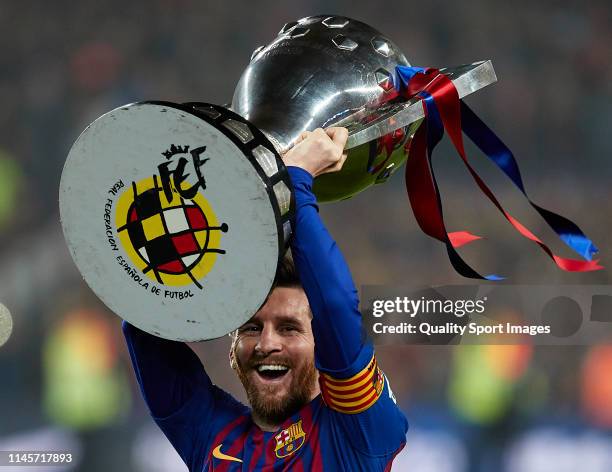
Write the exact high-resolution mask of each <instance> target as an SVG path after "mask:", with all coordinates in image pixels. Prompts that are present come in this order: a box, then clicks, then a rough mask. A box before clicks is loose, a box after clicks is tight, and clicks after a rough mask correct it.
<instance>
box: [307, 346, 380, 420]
mask: <svg viewBox="0 0 612 472" xmlns="http://www.w3.org/2000/svg"><path fill="white" fill-rule="evenodd" d="M319 384H320V385H321V394H322V395H323V400H324V401H325V404H326V405H327V406H328V407H330V408H331V409H332V410H336V411H339V412H340V413H348V414H355V413H361V412H362V411H365V410H367V409H368V408H370V407H371V406H372V405H374V403H376V400H378V397H380V394H381V393H382V391H383V388H384V386H385V376H384V375H383V373H382V372H381V371H380V369H379V368H378V363H377V362H376V357H375V356H372V360H371V361H370V362H369V363H368V365H367V367H366V368H365V369H363V370H362V371H361V372H359V373H357V374H355V375H353V376H352V377H351V378H349V379H335V378H333V377H332V376H330V375H329V374H325V373H323V372H321V375H319Z"/></svg>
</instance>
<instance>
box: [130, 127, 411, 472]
mask: <svg viewBox="0 0 612 472" xmlns="http://www.w3.org/2000/svg"><path fill="white" fill-rule="evenodd" d="M346 140H347V131H346V129H344V128H329V129H327V130H325V131H324V130H322V129H318V130H315V131H313V132H305V133H304V134H303V135H302V136H301V140H300V142H298V143H297V144H296V145H295V146H294V147H293V148H292V149H291V150H290V151H289V152H288V153H287V154H286V155H285V156H284V158H283V160H284V162H285V164H286V165H287V166H288V170H289V174H290V176H291V180H292V183H293V186H294V190H295V196H296V216H295V220H294V222H293V230H294V231H293V232H294V235H293V239H292V242H291V249H292V253H293V258H294V261H295V266H294V264H293V262H292V261H291V259H287V258H286V259H285V261H284V262H283V263H282V264H281V266H280V267H279V270H278V272H277V276H276V279H275V282H274V286H273V289H272V291H271V293H270V295H269V297H268V299H267V300H266V303H265V304H264V305H263V306H262V308H261V309H260V310H259V311H258V312H257V313H256V314H255V315H254V316H253V317H252V318H251V319H250V320H249V321H248V322H246V323H245V324H244V325H243V326H241V327H240V328H239V329H238V330H237V331H236V332H235V333H233V335H232V336H233V338H232V346H231V349H230V364H231V366H232V368H233V369H234V370H235V371H236V373H237V374H238V376H239V378H240V380H241V382H242V384H243V386H244V388H245V391H246V393H247V397H248V399H249V403H250V406H251V407H250V408H248V407H246V406H245V405H242V404H241V403H240V402H238V401H236V400H235V399H234V398H233V397H232V396H231V395H229V394H228V393H226V392H224V391H223V390H221V389H220V388H218V387H216V386H215V385H213V384H212V383H211V381H210V379H209V377H208V376H207V375H206V372H205V371H204V368H203V366H202V364H201V362H200V361H199V359H198V357H197V356H196V355H195V353H194V352H193V351H192V350H191V349H190V348H189V347H188V346H187V345H186V344H184V343H180V342H174V341H168V340H164V339H160V338H157V337H155V336H152V335H149V334H147V333H145V332H143V331H140V330H139V329H137V328H135V327H133V326H131V325H130V324H128V323H126V322H124V325H123V327H124V333H125V336H126V340H127V344H128V348H129V351H130V356H131V358H132V362H133V365H134V371H135V372H136V377H137V379H138V383H139V385H140V388H141V391H142V394H143V397H144V399H145V401H146V403H147V405H148V406H149V409H150V410H151V414H152V416H153V418H154V419H155V421H156V422H157V424H158V425H159V426H160V428H161V429H162V431H163V432H164V433H165V434H166V436H167V437H168V439H169V440H170V442H171V443H172V444H173V446H174V447H175V448H176V450H177V451H178V453H179V454H180V456H181V457H182V458H183V460H184V461H185V463H186V464H187V466H188V467H189V470H191V471H198V472H200V471H212V470H215V471H217V470H223V471H237V470H241V471H255V470H261V471H264V470H265V471H317V472H318V471H331V472H336V471H351V472H353V471H387V470H390V468H391V462H392V460H393V457H395V455H396V454H397V453H398V452H399V451H400V450H401V448H402V447H403V445H404V441H405V434H406V430H407V427H408V426H407V422H406V418H405V417H404V415H403V414H402V413H401V411H400V410H399V409H398V408H397V406H396V404H395V399H394V397H393V394H392V392H391V388H390V386H389V382H388V380H387V378H386V376H385V375H384V374H383V373H382V371H381V370H380V369H379V367H378V364H377V362H376V357H375V356H374V350H373V348H372V345H371V344H370V343H369V342H367V341H366V340H365V339H364V338H363V335H362V329H361V314H360V313H359V310H358V305H359V300H358V297H357V291H356V289H355V287H354V284H353V281H352V278H351V275H350V272H349V269H348V267H347V265H346V263H345V261H344V259H343V257H342V255H341V254H340V251H339V249H338V248H337V246H336V244H335V242H334V241H333V239H332V238H331V236H330V235H329V233H328V232H327V230H326V229H325V227H324V225H323V223H322V221H321V219H320V217H319V214H318V207H317V203H316V199H315V197H314V195H313V193H312V182H313V178H314V177H316V176H317V175H320V174H322V173H325V172H334V171H337V170H339V169H341V168H342V165H343V163H344V160H345V159H346V154H343V149H344V146H345V143H346ZM237 296H239V294H237Z"/></svg>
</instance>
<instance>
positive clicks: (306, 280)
mask: <svg viewBox="0 0 612 472" xmlns="http://www.w3.org/2000/svg"><path fill="white" fill-rule="evenodd" d="M346 137H347V132H346V130H345V129H344V128H330V129H328V130H327V132H325V131H323V130H321V129H318V130H316V131H314V132H312V133H306V134H304V135H303V138H308V139H307V140H306V139H303V140H302V141H300V142H299V143H298V144H296V146H295V147H294V148H293V149H292V150H291V151H290V152H289V153H287V155H286V156H285V159H284V160H285V164H286V165H287V166H289V167H288V170H289V174H290V176H291V181H292V183H293V187H294V190H295V199H296V216H295V221H294V226H293V232H294V234H293V239H292V243H291V249H292V253H293V258H294V261H295V265H296V268H297V271H298V273H299V275H300V279H301V282H302V285H303V287H304V291H305V292H306V295H307V297H308V302H309V303H310V308H311V310H312V313H313V319H312V330H313V333H314V337H315V358H316V363H317V368H318V369H319V370H320V371H323V372H329V373H335V374H341V375H342V374H343V373H345V371H347V369H350V368H351V366H352V365H353V364H354V363H355V362H356V361H357V360H358V357H360V354H361V353H362V351H363V347H364V344H363V339H362V333H361V313H360V312H359V309H358V307H359V298H358V296H357V290H356V289H355V286H354V284H353V279H352V277H351V274H350V271H349V268H348V265H347V264H346V262H345V261H344V258H343V257H342V254H341V252H340V249H339V248H338V247H337V245H336V243H335V241H334V240H333V239H332V237H331V236H330V234H329V233H328V231H327V229H326V228H325V226H324V224H323V222H322V221H321V218H320V217H319V209H318V206H317V201H316V199H315V196H314V195H313V193H312V183H313V178H314V177H316V176H317V175H320V174H321V173H325V172H329V171H333V170H338V169H340V168H341V167H342V164H343V162H344V159H345V157H346V156H345V155H344V154H343V152H342V150H343V148H344V144H345V142H346ZM330 138H331V139H330ZM315 156H316V158H315ZM364 355H365V356H366V357H367V356H368V355H369V357H371V356H372V352H371V350H370V352H369V354H368V353H364ZM368 360H369V359H368ZM366 362H367V360H366ZM346 373H347V374H350V372H346Z"/></svg>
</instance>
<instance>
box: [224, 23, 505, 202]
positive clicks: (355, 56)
mask: <svg viewBox="0 0 612 472" xmlns="http://www.w3.org/2000/svg"><path fill="white" fill-rule="evenodd" d="M398 65H404V66H409V65H410V64H409V62H408V60H407V59H406V57H405V56H404V54H403V53H402V51H400V49H399V48H398V47H397V45H396V44H395V43H393V41H391V40H390V39H389V38H387V37H386V36H384V35H383V34H382V33H380V32H379V31H377V30H376V29H374V28H372V27H371V26H369V25H367V24H365V23H362V22H360V21H356V20H353V19H350V18H346V17H340V16H311V17H308V18H303V19H301V20H299V21H294V22H291V23H287V24H286V25H285V26H284V27H283V28H282V29H281V30H280V32H279V34H278V36H277V37H276V38H275V39H274V40H273V41H272V42H271V43H270V44H268V45H266V46H261V47H259V48H257V49H256V50H255V51H254V52H253V55H252V57H251V62H250V63H249V65H248V67H247V68H246V69H245V71H244V72H243V74H242V77H241V78H240V81H239V82H238V85H237V87H236V90H235V91H234V97H233V100H232V110H234V111H235V112H236V113H238V114H239V115H242V116H243V117H244V118H246V119H247V120H249V122H250V123H252V124H254V125H255V126H257V127H258V128H259V129H260V130H261V131H263V132H264V134H265V135H266V136H267V137H268V139H270V141H271V142H272V143H273V144H274V146H275V148H276V149H277V151H278V152H279V153H281V154H282V153H283V152H285V151H287V150H288V149H289V148H290V147H291V146H293V144H294V143H295V141H296V139H297V138H298V137H299V136H300V134H301V133H302V132H303V131H306V130H308V131H311V130H313V129H315V128H319V127H320V128H326V127H328V126H344V127H346V128H348V129H349V140H348V143H347V149H349V150H350V152H349V154H348V159H347V160H346V163H345V165H344V167H343V169H342V171H340V172H337V173H333V174H325V175H322V176H320V177H318V178H317V180H316V182H315V186H314V191H315V194H316V195H317V198H318V200H319V201H334V200H341V199H345V198H348V197H350V196H352V195H355V194H356V193H358V192H360V191H362V190H364V189H365V188H367V187H369V186H370V185H372V184H374V183H381V182H384V181H386V180H387V179H388V178H389V177H390V175H391V174H393V172H395V171H396V170H397V169H398V168H400V167H401V165H402V164H403V163H404V162H405V160H406V158H407V152H406V149H405V144H406V142H408V140H409V139H411V137H412V136H413V135H414V132H415V131H416V129H417V128H418V126H419V125H420V123H421V121H422V118H423V116H424V115H423V107H422V104H421V100H420V99H414V100H411V101H408V102H403V103H390V101H389V97H390V94H391V93H392V92H393V74H394V71H395V67H396V66H398ZM441 71H442V72H444V73H445V74H446V75H448V76H449V77H450V78H451V79H452V80H453V82H454V84H455V87H456V88H457V91H458V92H459V98H463V97H464V96H466V95H469V94H470V93H472V92H475V91H477V90H479V89H481V88H483V87H485V86H486V85H489V84H491V83H493V82H495V81H496V77H495V72H494V70H493V66H492V65H491V62H490V61H481V62H476V63H474V64H469V65H465V66H461V67H456V68H451V69H441ZM393 133H395V135H393ZM383 137H387V139H385V142H384V143H383V142H381V138H383ZM391 146H392V147H391Z"/></svg>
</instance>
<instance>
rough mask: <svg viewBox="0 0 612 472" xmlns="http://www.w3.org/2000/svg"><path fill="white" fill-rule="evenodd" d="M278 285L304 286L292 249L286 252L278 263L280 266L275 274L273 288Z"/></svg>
mask: <svg viewBox="0 0 612 472" xmlns="http://www.w3.org/2000/svg"><path fill="white" fill-rule="evenodd" d="M276 287H302V282H301V281H300V276H299V274H298V273H297V270H296V269H295V264H294V263H293V256H292V254H291V251H290V250H288V251H287V252H286V254H285V256H284V257H283V259H282V260H281V262H280V264H278V268H277V269H276V275H275V276H274V283H273V284H272V288H273V289H274V288H276Z"/></svg>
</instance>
